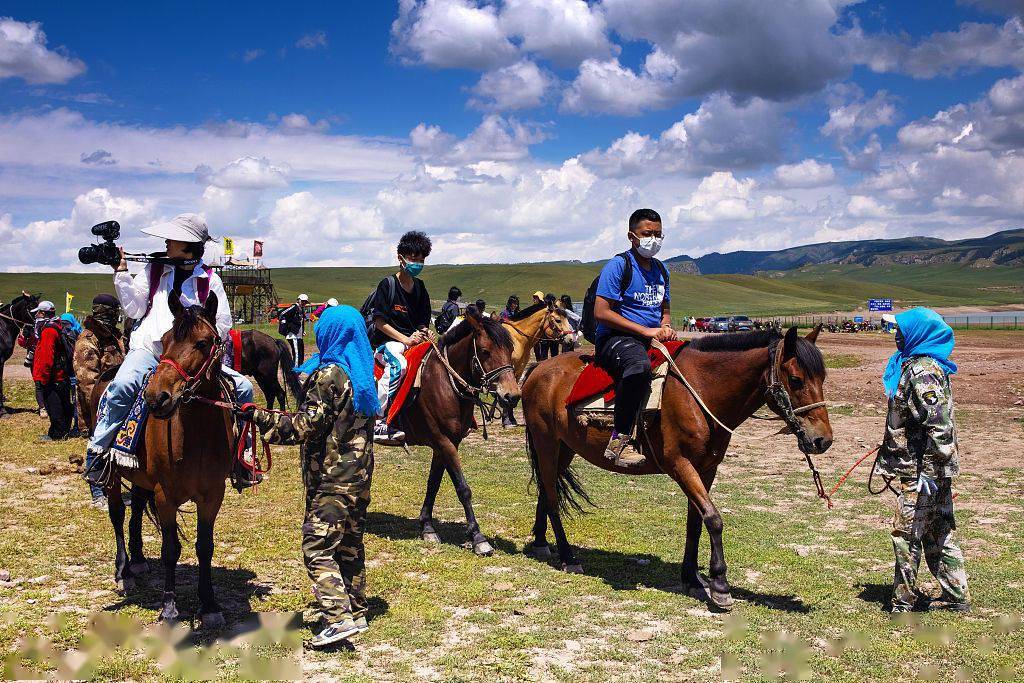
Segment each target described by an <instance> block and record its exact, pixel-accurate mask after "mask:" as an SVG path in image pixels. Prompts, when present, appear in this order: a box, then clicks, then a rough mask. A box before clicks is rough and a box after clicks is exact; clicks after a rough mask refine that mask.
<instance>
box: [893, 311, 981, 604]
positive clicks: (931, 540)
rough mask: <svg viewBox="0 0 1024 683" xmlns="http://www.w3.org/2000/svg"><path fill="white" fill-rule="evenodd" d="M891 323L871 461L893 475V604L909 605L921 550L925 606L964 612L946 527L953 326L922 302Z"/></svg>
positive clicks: (951, 472) (959, 559) (957, 554)
mask: <svg viewBox="0 0 1024 683" xmlns="http://www.w3.org/2000/svg"><path fill="white" fill-rule="evenodd" d="M896 324H897V331H896V347H897V349H898V350H897V351H896V353H894V354H893V355H892V357H891V358H890V359H889V364H888V366H887V367H886V370H885V377H884V383H885V389H886V393H887V394H888V396H889V414H888V417H887V418H886V424H885V438H884V440H883V442H882V445H881V447H880V449H879V457H878V464H877V467H878V470H879V473H880V474H881V475H882V476H884V477H889V478H892V479H893V480H898V482H899V486H898V497H897V506H896V516H895V520H894V522H893V531H892V545H893V550H894V551H895V553H896V570H895V580H894V582H893V595H892V611H893V612H908V611H910V610H911V609H913V607H914V606H915V603H916V602H917V598H918V593H917V590H916V581H917V570H918V566H919V565H920V563H921V554H922V552H923V553H924V557H925V561H926V562H927V564H928V569H929V570H930V571H931V572H932V574H934V575H935V578H936V579H937V580H938V582H939V586H940V587H941V588H942V596H941V598H940V599H939V600H936V601H933V602H931V603H930V604H929V605H928V607H929V609H953V610H957V611H969V609H970V603H969V599H970V598H969V594H968V591H967V572H966V571H965V570H964V556H963V553H962V552H961V550H960V547H959V545H957V542H956V539H955V538H954V533H953V532H954V530H955V529H956V521H955V520H954V517H953V494H952V478H953V477H955V476H956V475H957V474H959V472H960V467H959V463H958V460H957V438H956V423H955V421H954V417H953V393H952V391H951V390H950V384H949V375H951V374H953V373H955V372H956V370H957V367H956V364H955V363H953V362H952V361H950V360H949V354H950V353H951V352H952V350H953V330H952V329H951V328H950V327H949V325H947V324H946V323H945V321H943V320H942V317H941V316H939V315H938V314H937V313H936V312H935V311H932V310H929V309H927V308H914V309H911V310H909V311H906V312H904V313H900V314H899V315H897V316H896Z"/></svg>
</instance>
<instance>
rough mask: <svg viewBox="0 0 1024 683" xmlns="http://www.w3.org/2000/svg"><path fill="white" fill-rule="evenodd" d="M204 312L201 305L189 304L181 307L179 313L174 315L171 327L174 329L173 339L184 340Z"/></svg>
mask: <svg viewBox="0 0 1024 683" xmlns="http://www.w3.org/2000/svg"><path fill="white" fill-rule="evenodd" d="M204 312H205V311H204V309H203V307H202V306H189V307H188V308H185V309H182V311H181V313H180V314H178V315H176V316H175V317H174V325H173V326H172V327H171V329H172V330H173V331H174V341H178V342H180V341H185V340H186V339H187V338H188V336H189V335H190V334H191V333H192V330H194V329H195V327H196V325H198V324H199V321H200V320H201V319H202V317H203V313H204Z"/></svg>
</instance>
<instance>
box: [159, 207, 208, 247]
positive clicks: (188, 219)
mask: <svg viewBox="0 0 1024 683" xmlns="http://www.w3.org/2000/svg"><path fill="white" fill-rule="evenodd" d="M142 232H144V233H146V234H147V235H152V236H153V237H160V238H162V239H165V240H177V241H179V242H212V241H213V238H212V237H210V231H209V230H208V229H207V228H206V221H204V220H203V219H202V217H201V216H200V215H199V214H197V213H183V214H181V215H178V216H175V217H174V218H172V219H171V220H169V221H167V222H166V223H157V224H156V225H152V226H150V227H148V228H143V229H142Z"/></svg>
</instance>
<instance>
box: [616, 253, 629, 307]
mask: <svg viewBox="0 0 1024 683" xmlns="http://www.w3.org/2000/svg"><path fill="white" fill-rule="evenodd" d="M617 256H620V257H622V260H623V261H625V262H626V265H625V267H624V268H623V270H622V278H621V279H620V280H619V302H620V303H621V302H623V301H625V300H626V292H627V291H628V290H629V286H630V285H631V284H633V259H631V258H630V257H629V252H628V251H624V252H622V253H621V254H617Z"/></svg>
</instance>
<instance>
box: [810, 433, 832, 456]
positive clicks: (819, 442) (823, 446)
mask: <svg viewBox="0 0 1024 683" xmlns="http://www.w3.org/2000/svg"><path fill="white" fill-rule="evenodd" d="M831 445H832V439H826V438H825V437H823V436H819V437H818V438H816V439H815V440H814V448H815V449H816V450H817V451H818V452H819V453H824V452H825V451H826V450H828V447H829V446H831Z"/></svg>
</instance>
